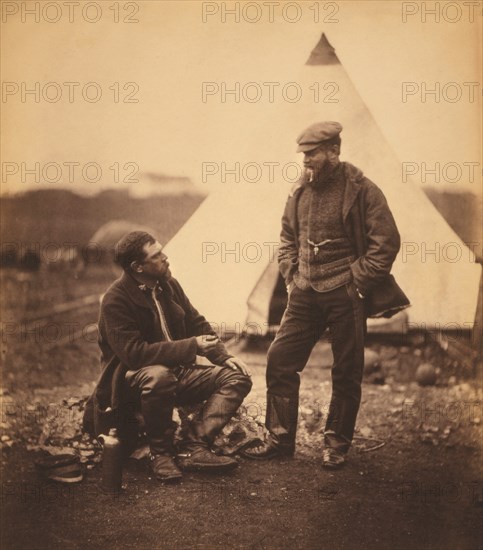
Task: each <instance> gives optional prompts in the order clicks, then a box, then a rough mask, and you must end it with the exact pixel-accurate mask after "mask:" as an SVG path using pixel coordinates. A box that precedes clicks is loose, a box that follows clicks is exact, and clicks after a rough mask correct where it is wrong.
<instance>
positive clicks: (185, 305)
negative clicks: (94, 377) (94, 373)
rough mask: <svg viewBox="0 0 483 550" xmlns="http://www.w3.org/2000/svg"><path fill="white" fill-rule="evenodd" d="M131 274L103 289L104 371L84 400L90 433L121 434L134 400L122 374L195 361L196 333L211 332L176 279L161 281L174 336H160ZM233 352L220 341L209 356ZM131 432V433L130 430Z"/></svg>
mask: <svg viewBox="0 0 483 550" xmlns="http://www.w3.org/2000/svg"><path fill="white" fill-rule="evenodd" d="M138 284H139V283H137V282H136V281H135V280H134V279H133V278H132V277H131V276H130V275H128V274H126V273H125V274H124V275H123V276H122V277H121V278H120V279H118V280H117V281H115V282H114V283H113V284H112V285H111V287H110V288H109V289H108V290H107V292H106V294H105V295H104V297H103V299H102V303H101V310H100V316H99V346H100V348H101V363H102V372H101V376H100V378H99V380H98V383H97V386H96V389H95V390H94V393H93V395H92V396H91V397H90V398H89V400H88V402H87V404H86V410H85V413H84V421H83V428H84V431H86V432H88V433H90V434H91V435H93V436H97V435H99V434H101V433H107V432H108V431H109V429H110V428H118V429H119V430H120V432H121V433H123V432H124V433H125V429H126V426H125V424H126V422H127V421H131V422H132V419H130V417H129V412H130V411H128V410H127V409H131V412H132V405H133V403H132V400H131V402H129V400H130V397H129V396H128V395H127V387H126V384H125V375H126V372H127V371H128V370H138V369H140V368H142V367H146V366H149V365H164V366H167V367H173V368H174V367H178V366H180V365H182V366H187V367H189V366H193V365H194V364H195V361H196V350H197V344H196V336H201V335H206V334H215V332H214V331H213V329H212V327H211V325H210V324H209V323H208V321H207V320H206V319H205V318H204V317H203V316H202V315H200V313H198V311H197V310H196V309H195V308H194V307H193V306H192V305H191V303H190V301H189V300H188V298H187V296H186V294H185V293H184V291H183V289H182V288H181V285H180V284H179V283H178V281H176V279H173V278H171V279H169V280H168V281H166V282H164V283H163V284H162V292H161V293H160V294H158V296H159V300H160V301H161V303H162V306H163V310H164V312H165V315H166V318H167V322H168V326H169V330H170V333H171V336H172V338H173V340H172V341H166V340H165V339H164V337H163V334H162V331H161V326H160V322H159V317H158V314H157V311H156V309H155V305H154V303H152V301H151V300H150V298H149V297H148V296H147V295H146V294H145V293H144V292H143V291H142V290H140V288H139V286H138ZM230 357H232V355H230V354H229V353H228V352H227V350H226V348H225V346H224V345H223V344H222V343H221V342H220V343H218V345H217V347H216V348H215V349H214V350H213V351H211V352H210V353H209V354H208V355H207V358H208V359H209V360H210V361H211V362H212V363H214V364H215V365H222V364H223V363H224V362H225V361H226V359H228V358H230ZM131 435H132V434H131Z"/></svg>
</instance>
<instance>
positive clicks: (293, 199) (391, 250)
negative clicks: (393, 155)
mask: <svg viewBox="0 0 483 550" xmlns="http://www.w3.org/2000/svg"><path fill="white" fill-rule="evenodd" d="M341 164H342V168H343V173H344V177H345V180H346V188H345V194H344V201H343V207H342V220H343V224H344V228H345V231H346V233H347V236H348V237H349V239H350V240H351V242H352V244H353V246H354V248H355V250H356V252H357V259H356V261H355V262H354V263H352V264H351V266H350V267H351V272H352V278H353V281H354V284H355V285H356V287H357V289H358V290H359V291H360V292H361V293H362V294H363V295H364V296H365V297H366V300H365V310H366V314H367V316H368V317H391V316H392V315H394V314H395V313H397V312H398V311H401V310H402V309H405V308H406V307H408V306H409V305H410V304H409V300H408V298H407V297H406V295H405V294H404V292H403V291H402V290H401V289H400V288H399V286H398V285H397V283H396V281H395V280H394V277H393V276H392V275H390V271H391V267H392V264H393V262H394V260H395V259H396V256H397V253H398V251H399V248H400V246H401V239H400V237H399V232H398V230H397V227H396V224H395V222H394V218H393V216H392V214H391V211H390V210H389V206H388V205H387V201H386V199H385V197H384V195H383V193H382V191H381V190H380V189H379V188H378V187H377V186H376V185H375V184H374V183H372V182H371V181H370V180H369V179H367V178H366V177H364V175H363V173H362V172H361V171H360V170H359V169H358V168H356V167H355V166H353V165H352V164H349V163H348V162H343V163H341ZM301 190H302V186H301V185H299V186H297V187H296V188H295V189H294V190H293V191H292V193H291V195H290V196H289V198H288V200H287V203H286V206H285V212H284V214H283V217H282V232H281V235H280V241H281V245H280V249H279V255H278V262H279V268H280V272H281V274H282V276H283V277H284V279H285V282H286V284H287V285H288V284H289V283H290V282H291V281H292V279H293V276H294V273H295V272H296V271H297V269H298V258H299V242H298V233H299V231H298V219H297V204H298V200H299V198H300V194H301Z"/></svg>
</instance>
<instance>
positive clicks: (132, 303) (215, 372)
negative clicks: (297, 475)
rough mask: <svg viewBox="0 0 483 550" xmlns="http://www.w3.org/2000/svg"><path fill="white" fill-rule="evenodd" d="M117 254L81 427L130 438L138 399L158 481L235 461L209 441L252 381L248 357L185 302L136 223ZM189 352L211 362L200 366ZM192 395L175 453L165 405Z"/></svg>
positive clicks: (181, 402) (160, 256)
mask: <svg viewBox="0 0 483 550" xmlns="http://www.w3.org/2000/svg"><path fill="white" fill-rule="evenodd" d="M115 255H116V261H117V263H119V264H120V266H121V267H122V268H123V269H124V274H123V275H122V277H121V278H120V279H118V280H117V281H115V282H114V283H113V284H112V285H111V286H110V288H109V289H108V290H107V292H106V294H105V295H104V297H103V299H102V303H101V310H100V317H99V346H100V348H101V362H102V373H101V376H100V379H99V381H98V383H97V387H96V389H95V391H94V393H93V395H92V396H91V398H90V399H89V401H88V403H87V406H86V412H85V415H84V429H85V431H88V432H90V433H91V434H93V435H96V436H97V435H99V434H101V433H107V432H108V430H109V429H110V428H113V427H115V428H118V430H119V432H120V434H121V437H122V438H123V439H124V441H128V440H129V439H131V441H132V440H133V437H132V436H133V420H132V412H133V410H134V409H135V408H137V409H139V411H140V413H141V415H142V419H143V421H144V429H145V432H146V435H147V437H148V442H149V446H150V450H151V453H150V466H151V470H152V473H153V474H154V475H155V477H156V478H158V479H159V480H161V481H164V482H174V481H179V480H180V479H181V471H180V470H215V471H225V470H228V469H231V468H233V467H235V466H236V465H237V462H236V461H235V460H234V459H232V458H229V457H225V456H218V455H216V454H214V453H213V452H212V451H211V448H210V447H211V445H212V443H213V441H214V439H215V437H216V436H217V435H218V434H219V432H220V431H221V430H222V429H223V427H224V426H225V425H226V423H227V422H228V421H229V420H230V418H231V417H232V416H233V414H234V413H235V412H236V411H237V409H238V407H239V406H240V405H241V403H242V402H243V399H244V397H245V396H246V395H247V394H248V392H249V391H250V389H251V386H252V383H251V380H250V373H249V372H248V370H247V367H246V365H245V364H244V363H243V361H241V360H240V359H238V358H236V357H233V356H232V355H230V354H229V353H228V352H227V350H226V348H225V346H224V345H223V343H222V342H221V341H220V340H219V339H218V337H217V336H216V334H215V332H214V330H213V328H212V327H211V326H210V324H209V323H208V322H207V320H206V319H205V318H204V317H203V316H202V315H201V314H200V313H198V311H196V309H195V308H194V307H193V306H192V305H191V303H190V301H189V300H188V298H187V296H186V295H185V293H184V292H183V289H182V288H181V286H180V284H179V283H178V282H177V281H176V279H174V278H173V277H172V276H171V271H170V269H169V263H168V261H167V256H166V255H165V254H164V253H163V251H162V246H161V244H160V243H159V242H157V241H156V239H154V238H153V237H152V236H151V235H149V234H148V233H145V232H141V231H134V232H132V233H129V234H128V235H126V236H125V237H123V238H122V239H121V240H120V241H119V242H118V243H117V245H116V248H115ZM197 356H205V357H206V358H207V359H209V361H208V362H207V363H209V362H211V363H213V365H214V366H209V367H206V366H200V365H198V364H197V361H196V360H197ZM196 403H204V404H203V406H202V409H201V411H200V413H199V415H197V416H196V418H195V419H194V420H193V421H192V422H191V425H190V426H189V430H188V434H187V435H186V436H185V438H184V440H183V441H182V449H179V454H178V456H177V457H176V453H175V450H174V445H173V437H174V427H175V426H176V425H175V424H174V423H173V421H172V415H173V407H174V406H175V405H181V406H182V405H192V404H196ZM137 429H138V427H137V425H136V426H135V430H136V432H137Z"/></svg>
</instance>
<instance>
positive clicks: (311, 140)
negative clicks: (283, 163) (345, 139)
mask: <svg viewBox="0 0 483 550" xmlns="http://www.w3.org/2000/svg"><path fill="white" fill-rule="evenodd" d="M341 132H342V125H341V124H339V123H338V122H330V121H326V122H316V123H315V124H311V125H310V126H309V127H308V128H305V130H304V131H303V132H302V133H301V134H300V135H299V137H298V138H297V143H298V147H297V153H305V151H311V150H312V149H315V148H316V147H318V146H319V145H321V144H322V143H323V142H324V141H327V140H328V139H331V138H333V137H335V136H338V135H339V134H340V133H341Z"/></svg>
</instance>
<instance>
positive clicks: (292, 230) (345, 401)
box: [245, 122, 409, 468]
mask: <svg viewBox="0 0 483 550" xmlns="http://www.w3.org/2000/svg"><path fill="white" fill-rule="evenodd" d="M341 130H342V126H341V125H340V124H339V123H338V122H320V123H316V124H313V125H311V126H309V127H308V128H307V129H306V130H304V131H303V132H302V134H301V135H300V136H299V137H298V138H297V143H298V149H297V152H302V153H304V167H305V174H304V177H303V178H302V181H301V184H299V185H298V186H297V187H296V188H295V189H294V190H293V191H292V193H291V195H290V196H289V198H288V200H287V204H286V207H285V212H284V215H283V218H282V233H281V246H280V250H279V256H278V261H279V268H280V272H281V274H282V276H283V277H284V279H285V282H286V285H287V292H288V305H287V309H286V311H285V314H284V316H283V319H282V323H281V326H280V329H279V331H278V333H277V335H276V337H275V340H274V341H273V343H272V345H271V347H270V349H269V351H268V359H267V416H266V427H267V429H268V431H269V435H268V438H267V440H266V441H265V442H264V443H263V444H262V445H259V446H257V447H254V448H252V449H249V450H246V451H245V455H246V456H248V457H250V458H254V459H267V458H272V457H277V456H291V455H293V453H294V451H295V436H296V430H297V413H298V396H299V386H300V377H299V372H301V371H302V370H303V369H304V367H305V364H306V363H307V360H308V358H309V356H310V353H311V351H312V348H313V347H314V345H315V344H316V342H317V341H318V339H319V338H320V336H321V335H322V333H323V332H324V331H325V329H326V328H327V327H328V328H329V331H330V336H331V344H332V352H333V355H334V365H333V367H332V397H331V402H330V407H329V413H328V417H327V422H326V426H325V435H324V445H325V448H324V451H323V454H322V465H323V466H324V467H327V468H338V467H340V466H342V465H343V464H344V463H345V460H346V454H347V452H348V450H349V447H350V445H351V441H352V437H353V433H354V426H355V422H356V417H357V413H358V410H359V404H360V401H361V381H362V371H363V368H364V338H365V333H366V318H367V316H368V315H370V316H391V315H393V314H394V313H396V312H397V311H399V310H401V309H403V308H404V307H407V306H408V305H409V302H408V300H407V298H406V296H405V295H404V293H403V292H402V291H401V289H400V288H399V287H398V286H397V284H396V282H395V281H394V278H393V277H392V276H391V275H389V272H390V270H391V266H392V264H393V262H394V260H395V258H396V255H397V253H398V251H399V247H400V238H399V233H398V230H397V228H396V224H395V222H394V218H393V216H392V214H391V211H390V210H389V207H388V205H387V202H386V199H385V198H384V195H383V194H382V192H381V190H380V189H379V188H378V187H377V186H376V185H375V184H374V183H372V182H371V181H370V180H368V179H367V178H366V177H364V175H363V174H362V172H361V171H360V170H359V169H358V168H356V167H355V166H353V165H352V164H349V163H348V162H340V161H339V154H340V144H341V139H340V135H339V134H340V132H341Z"/></svg>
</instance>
